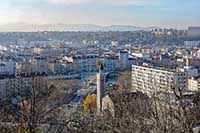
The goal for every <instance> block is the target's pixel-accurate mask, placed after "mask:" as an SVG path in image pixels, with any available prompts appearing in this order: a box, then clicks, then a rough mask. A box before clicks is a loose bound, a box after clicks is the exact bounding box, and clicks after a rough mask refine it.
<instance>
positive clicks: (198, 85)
mask: <svg viewBox="0 0 200 133" xmlns="http://www.w3.org/2000/svg"><path fill="white" fill-rule="evenodd" d="M188 89H189V90H191V91H199V90H200V78H199V77H198V78H194V77H191V78H189V79H188Z"/></svg>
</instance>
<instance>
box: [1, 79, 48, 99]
mask: <svg viewBox="0 0 200 133" xmlns="http://www.w3.org/2000/svg"><path fill="white" fill-rule="evenodd" d="M47 85H48V78H47V77H41V76H39V77H34V78H33V77H22V78H4V79H0V96H1V97H3V96H7V95H12V94H13V93H16V92H18V91H20V90H24V89H31V88H32V87H33V86H34V87H35V88H37V89H40V88H45V87H47Z"/></svg>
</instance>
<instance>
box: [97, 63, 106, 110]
mask: <svg viewBox="0 0 200 133" xmlns="http://www.w3.org/2000/svg"><path fill="white" fill-rule="evenodd" d="M98 66H99V73H97V112H101V111H102V99H103V92H104V83H105V79H104V74H103V72H102V71H103V69H104V66H103V64H102V63H100V64H99V65H98Z"/></svg>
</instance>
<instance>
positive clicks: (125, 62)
mask: <svg viewBox="0 0 200 133" xmlns="http://www.w3.org/2000/svg"><path fill="white" fill-rule="evenodd" d="M128 56H129V54H128V52H127V51H120V52H119V61H120V62H121V64H122V68H124V69H127V67H128V59H129V58H128Z"/></svg>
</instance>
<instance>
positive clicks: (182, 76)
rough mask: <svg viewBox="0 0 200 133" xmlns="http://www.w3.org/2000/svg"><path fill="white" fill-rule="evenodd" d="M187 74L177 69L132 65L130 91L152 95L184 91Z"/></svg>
mask: <svg viewBox="0 0 200 133" xmlns="http://www.w3.org/2000/svg"><path fill="white" fill-rule="evenodd" d="M186 77H187V74H186V73H185V72H184V71H181V70H179V69H177V70H167V69H163V68H157V67H149V66H138V65H132V89H133V91H141V92H143V93H147V94H149V95H152V94H154V93H162V92H166V93H171V92H172V89H174V88H177V87H179V88H182V89H185V87H186V86H187V81H186V79H187V78H186Z"/></svg>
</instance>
